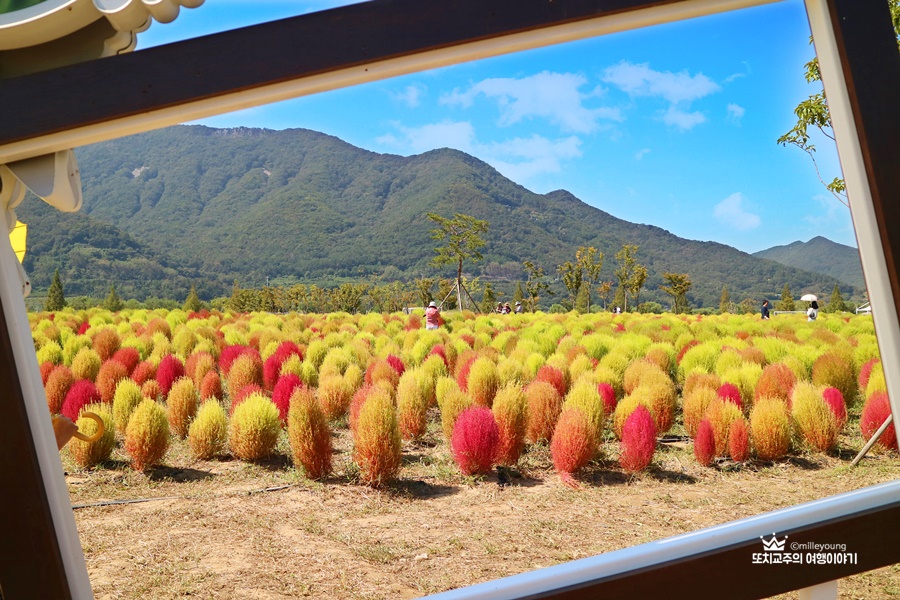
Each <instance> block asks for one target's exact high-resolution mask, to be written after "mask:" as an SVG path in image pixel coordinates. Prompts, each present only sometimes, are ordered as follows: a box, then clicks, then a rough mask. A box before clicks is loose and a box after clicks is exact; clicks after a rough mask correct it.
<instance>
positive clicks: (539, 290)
mask: <svg viewBox="0 0 900 600" xmlns="http://www.w3.org/2000/svg"><path fill="white" fill-rule="evenodd" d="M522 266H523V267H524V268H525V274H526V275H527V276H528V279H527V280H526V281H525V291H526V292H527V293H528V299H527V300H526V303H527V305H528V310H530V311H531V312H535V311H536V310H537V307H538V301H539V300H540V299H541V294H543V293H544V292H546V293H547V295H549V296H552V295H553V291H552V290H551V289H550V284H549V283H547V282H546V281H544V278H545V277H546V275H545V274H544V269H543V267H539V266H537V265H535V264H534V263H533V262H531V261H530V260H526V261H525V262H523V263H522Z"/></svg>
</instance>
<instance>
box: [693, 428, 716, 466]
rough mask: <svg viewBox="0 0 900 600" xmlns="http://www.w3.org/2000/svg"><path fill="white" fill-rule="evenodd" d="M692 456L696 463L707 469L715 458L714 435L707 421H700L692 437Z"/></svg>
mask: <svg viewBox="0 0 900 600" xmlns="http://www.w3.org/2000/svg"><path fill="white" fill-rule="evenodd" d="M694 456H695V457H696V458H697V462H698V463H700V464H701V465H703V466H704V467H708V466H709V465H711V464H712V461H713V459H714V458H715V457H716V434H715V432H713V428H712V424H711V423H710V422H709V419H703V420H702V421H700V425H698V426H697V435H696V436H695V437H694Z"/></svg>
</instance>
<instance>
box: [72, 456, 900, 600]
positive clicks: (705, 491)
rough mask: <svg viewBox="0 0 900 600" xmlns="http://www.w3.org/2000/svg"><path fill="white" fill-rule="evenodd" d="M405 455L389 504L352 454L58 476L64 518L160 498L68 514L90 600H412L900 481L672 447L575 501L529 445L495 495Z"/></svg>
mask: <svg viewBox="0 0 900 600" xmlns="http://www.w3.org/2000/svg"><path fill="white" fill-rule="evenodd" d="M405 456H406V464H405V466H404V469H403V472H402V475H401V479H400V480H399V481H398V482H397V483H396V484H394V485H392V486H390V487H388V488H387V489H384V490H372V489H369V488H367V487H364V486H360V485H358V484H356V483H354V470H353V467H352V465H351V464H350V463H349V460H348V459H347V457H346V453H345V452H341V453H339V454H338V456H337V463H336V467H337V468H336V475H335V476H334V477H333V478H332V479H331V480H329V481H326V482H324V483H314V482H310V481H307V480H305V479H303V478H302V477H300V476H299V475H298V474H297V472H296V471H295V470H294V469H293V468H291V467H290V466H289V464H288V463H287V461H286V459H285V458H284V457H283V455H282V457H280V458H276V459H273V460H270V461H267V462H265V463H261V464H246V463H241V462H238V461H221V462H219V461H210V462H196V461H192V460H191V459H189V458H187V455H186V452H184V451H183V449H179V448H174V449H173V450H171V451H170V453H169V455H168V457H167V459H169V460H168V462H169V464H170V466H168V467H164V468H159V469H157V470H156V471H154V472H152V473H151V474H150V475H149V476H147V475H144V474H140V473H135V472H133V471H131V470H130V469H129V468H128V467H127V466H125V465H124V463H121V462H114V463H111V464H107V465H105V466H104V468H101V469H98V470H94V471H85V472H75V471H74V470H73V469H72V468H71V464H67V468H69V470H70V473H71V474H70V475H69V477H68V481H69V487H70V492H71V496H72V502H73V504H89V503H92V502H98V501H103V500H115V499H140V498H160V497H163V498H168V499H162V500H154V501H149V502H142V503H135V504H115V505H110V506H93V507H85V508H79V509H77V510H76V512H75V516H76V521H77V524H78V528H79V532H80V534H81V539H82V544H83V547H84V551H85V556H86V559H87V563H88V569H89V572H90V576H91V581H92V584H93V588H94V592H95V594H96V597H97V598H98V599H119V598H140V599H142V600H146V599H147V598H153V599H156V598H160V599H163V598H183V597H191V598H260V599H276V598H298V597H311V598H366V599H369V598H376V599H377V598H414V597H418V596H422V595H425V594H429V593H435V592H438V591H442V590H447V589H451V588H456V587H460V586H465V585H469V584H473V583H477V582H481V581H486V580H489V579H493V578H497V577H502V576H506V575H511V574H515V573H520V572H523V571H526V570H530V569H537V568H540V567H546V566H550V565H553V564H557V563H560V562H562V561H568V560H573V559H577V558H583V557H586V556H591V555H594V554H597V553H601V552H607V551H610V550H615V549H619V548H623V547H627V546H632V545H635V544H641V543H644V542H649V541H652V540H655V539H659V538H663V537H668V536H672V535H676V534H680V533H684V532H688V531H692V530H695V529H698V528H702V527H707V526H711V525H714V524H718V523H722V522H726V521H730V520H734V519H739V518H742V517H747V516H750V515H754V514H758V513H761V512H765V511H769V510H774V509H778V508H782V507H785V506H790V505H793V504H797V503H801V502H805V501H809V500H813V499H817V498H821V497H824V496H827V495H832V494H837V493H841V492H845V491H850V490H853V489H858V488H860V487H864V486H866V485H873V484H876V483H880V482H882V481H888V480H893V479H897V478H898V477H900V461H898V459H897V458H896V457H888V456H885V455H875V456H873V457H871V458H867V459H866V461H865V462H864V463H863V465H862V466H861V467H860V468H857V469H850V468H848V467H847V466H846V465H847V462H848V460H847V457H845V456H844V457H831V456H824V455H810V456H804V457H799V458H797V457H795V458H793V459H791V460H789V461H786V462H782V463H776V464H774V465H755V466H754V465H751V466H749V467H744V468H734V469H731V468H728V466H727V465H724V466H723V467H722V468H720V469H707V468H701V467H699V466H698V465H697V463H696V462H695V461H693V460H692V459H691V456H690V450H689V448H686V447H678V446H677V445H675V446H666V447H663V448H661V449H660V451H659V452H658V454H657V458H656V462H655V464H654V467H653V468H652V469H651V470H650V471H648V472H646V473H643V474H641V475H639V476H636V477H634V478H629V477H627V476H626V475H624V474H623V473H622V471H621V470H620V469H619V468H618V467H617V466H614V464H613V463H612V462H609V463H604V462H598V463H596V464H594V465H592V467H591V469H590V470H589V471H588V472H586V473H585V474H584V475H583V476H582V478H581V481H582V485H581V488H580V489H578V490H573V489H570V488H568V487H566V486H564V485H562V484H561V483H560V481H559V479H558V477H557V476H556V475H555V474H554V473H553V471H552V469H550V468H549V460H548V457H547V456H546V449H541V448H538V449H537V450H535V451H532V452H531V453H530V454H529V455H527V456H526V457H524V459H523V461H522V463H521V469H520V473H519V476H518V477H514V478H513V480H512V484H511V485H509V486H507V487H503V488H501V487H500V486H498V483H497V478H496V476H493V477H490V478H487V479H481V480H476V479H473V478H465V477H462V476H460V475H458V472H457V471H456V469H455V467H454V466H453V465H452V463H451V462H450V460H449V457H447V456H446V453H445V451H444V449H443V446H442V445H436V444H427V443H426V444H422V445H419V446H415V447H407V448H406V452H405ZM264 489H269V491H261V490H264ZM840 585H841V588H840V589H841V597H842V598H860V599H865V600H875V599H880V598H897V597H900V566H894V567H891V568H887V569H881V570H879V571H875V572H872V573H867V574H863V575H859V576H856V577H853V578H849V579H847V580H844V581H842V582H841V584H840ZM786 597H790V596H786Z"/></svg>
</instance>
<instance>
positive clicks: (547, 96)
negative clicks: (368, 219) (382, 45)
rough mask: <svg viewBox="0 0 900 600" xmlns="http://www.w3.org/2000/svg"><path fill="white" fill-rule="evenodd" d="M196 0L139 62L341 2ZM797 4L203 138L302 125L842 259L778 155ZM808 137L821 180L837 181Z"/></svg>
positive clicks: (480, 69) (800, 21)
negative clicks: (442, 155) (453, 151)
mask: <svg viewBox="0 0 900 600" xmlns="http://www.w3.org/2000/svg"><path fill="white" fill-rule="evenodd" d="M346 3H348V2H335V1H328V0H279V1H265V0H255V1H254V0H207V1H206V3H205V4H204V5H203V6H201V7H199V8H197V9H193V10H187V9H182V11H181V15H180V16H179V17H178V19H177V20H176V21H175V22H173V23H170V24H160V23H154V24H153V25H152V26H151V27H150V29H149V30H148V31H146V32H145V33H142V34H140V36H139V42H138V50H140V49H141V48H147V47H151V46H155V45H159V44H165V43H170V42H173V41H177V40H180V39H186V38H190V37H196V36H199V35H205V34H208V33H213V32H216V31H221V30H225V29H233V28H236V27H242V26H245V25H251V24H253V23H258V22H263V21H270V20H274V19H279V18H284V17H289V16H294V15H297V14H301V13H304V12H312V11H316V10H322V9H326V8H330V7H333V6H337V5H340V4H346ZM808 41H809V26H808V24H807V21H806V14H805V11H804V8H803V3H802V2H801V1H799V0H786V1H784V2H780V3H777V4H773V5H767V6H761V7H756V8H750V9H745V10H741V11H736V12H731V13H726V14H723V15H713V16H709V17H703V18H699V19H693V20H689V21H681V22H678V23H672V24H667V25H661V26H656V27H652V28H646V29H641V30H636V31H628V32H622V33H618V34H613V35H608V36H603V37H599V38H593V39H590V40H584V41H580V42H573V43H569V44H564V45H559V46H552V47H549V48H543V49H538V50H532V51H528V52H522V53H517V54H512V55H508V56H503V57H498V58H493V59H488V60H483V61H478V62H473V63H465V64H461V65H455V66H452V67H445V68H442V69H438V70H435V71H427V72H423V73H417V74H413V75H408V76H404V77H399V78H395V79H389V80H384V81H378V82H374V83H370V84H366V85H362V86H356V87H353V88H347V89H342V90H336V91H333V92H328V93H324V94H318V95H315V96H308V97H303V98H298V99H295V100H291V101H287V102H282V103H279V104H272V105H267V106H262V107H257V108H253V109H249V110H245V111H240V112H235V113H230V114H226V115H220V116H217V117H212V118H209V119H205V120H203V121H200V123H203V124H205V125H209V126H212V127H234V126H248V127H267V128H270V129H286V128H293V127H302V128H308V129H313V130H316V131H322V132H324V133H328V134H331V135H334V136H337V137H339V138H341V139H343V140H346V141H348V142H350V143H351V144H354V145H356V146H359V147H362V148H366V149H368V150H372V151H375V152H383V153H393V154H401V155H410V154H417V153H420V152H425V151H427V150H431V149H434V148H441V147H452V148H457V149H459V150H463V151H465V152H468V153H469V154H472V155H474V156H476V157H478V158H480V159H482V160H484V161H485V162H487V163H489V164H491V165H492V166H494V167H495V168H496V169H497V170H499V171H500V172H501V173H503V174H504V175H506V176H507V177H509V178H510V179H512V180H513V181H516V182H517V183H520V184H522V185H524V186H525V187H527V188H529V189H531V190H534V191H536V192H539V193H546V192H549V191H552V190H556V189H561V188H562V189H566V190H569V191H570V192H572V193H574V194H575V195H576V196H578V197H579V198H581V199H582V200H583V201H585V202H587V203H588V204H590V205H592V206H595V207H597V208H599V209H601V210H604V211H606V212H609V213H610V214H612V215H614V216H616V217H619V218H622V219H626V220H628V221H633V222H637V223H648V224H652V225H656V226H659V227H662V228H664V229H667V230H669V231H671V232H672V233H674V234H676V235H678V236H681V237H685V238H689V239H694V240H712V241H717V242H722V243H725V244H729V245H731V246H734V247H736V248H739V249H740V250H744V251H746V252H755V251H758V250H762V249H764V248H768V247H771V246H775V245H782V244H788V243H791V242H793V241H796V240H802V241H807V240H809V239H810V238H812V237H814V236H817V235H822V236H825V237H827V238H829V239H831V240H834V241H836V242H840V243H843V244H847V245H851V246H856V245H857V244H856V240H855V237H854V233H853V227H852V224H851V221H850V214H849V211H848V209H846V208H845V207H844V206H842V205H841V204H840V203H838V202H837V200H835V199H833V198H832V197H831V196H830V194H829V193H828V192H827V190H825V188H824V187H823V186H822V185H821V183H819V180H818V179H817V177H816V172H815V169H814V168H813V165H812V162H811V161H810V159H809V158H808V157H807V156H806V154H805V153H803V152H802V151H800V150H799V149H796V148H784V147H781V146H779V145H777V144H776V143H775V140H776V139H777V138H778V136H779V135H781V134H782V133H784V132H786V131H787V130H788V129H790V128H791V126H792V125H793V123H794V120H795V119H794V115H793V109H794V107H795V106H796V105H797V103H798V102H800V101H801V100H803V99H804V98H805V97H806V96H808V95H809V94H810V93H813V92H815V91H818V90H817V89H816V88H815V86H810V85H808V84H806V82H805V80H804V79H803V65H804V64H805V62H806V61H807V60H809V59H810V58H811V57H812V55H813V49H812V46H810V45H809V43H808ZM827 142H829V140H827V139H826V140H824V141H819V143H818V148H819V152H818V153H817V155H818V160H819V164H820V168H821V170H822V172H823V176H824V177H825V178H826V180H831V178H833V177H835V176H839V175H840V170H839V168H840V167H839V164H838V161H837V154H836V151H835V150H834V147H833V145H831V144H829V143H827Z"/></svg>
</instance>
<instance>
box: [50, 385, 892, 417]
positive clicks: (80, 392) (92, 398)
mask: <svg viewBox="0 0 900 600" xmlns="http://www.w3.org/2000/svg"><path fill="white" fill-rule="evenodd" d="M100 401H101V398H100V392H98V391H97V387H96V386H95V385H94V384H93V383H91V381H90V380H88V379H79V380H78V381H76V382H75V383H73V384H72V387H70V388H69V393H67V394H66V399H65V401H64V402H63V405H62V409H61V410H60V411H59V412H60V414H61V415H62V416H64V417H69V418H70V419H72V421H77V420H78V415H79V414H80V413H81V409H82V408H84V407H85V406H87V405H88V404H95V403H98V402H100ZM879 425H880V423H879Z"/></svg>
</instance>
